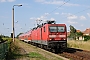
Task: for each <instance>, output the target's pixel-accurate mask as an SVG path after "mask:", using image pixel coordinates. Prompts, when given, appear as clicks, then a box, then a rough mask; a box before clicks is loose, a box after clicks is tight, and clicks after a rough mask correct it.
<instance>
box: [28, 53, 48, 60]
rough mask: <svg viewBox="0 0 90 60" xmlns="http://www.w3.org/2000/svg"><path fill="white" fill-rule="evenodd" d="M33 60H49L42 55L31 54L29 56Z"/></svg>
mask: <svg viewBox="0 0 90 60" xmlns="http://www.w3.org/2000/svg"><path fill="white" fill-rule="evenodd" d="M28 56H29V57H30V58H31V59H33V58H34V59H36V60H48V59H47V58H45V57H43V56H42V55H41V54H39V53H37V52H30V53H29V55H28Z"/></svg>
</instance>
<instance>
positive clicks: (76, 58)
mask: <svg viewBox="0 0 90 60" xmlns="http://www.w3.org/2000/svg"><path fill="white" fill-rule="evenodd" d="M58 55H60V56H63V57H66V58H69V59H71V60H90V51H85V50H80V49H74V48H68V49H67V50H66V51H65V52H63V53H59V54H58Z"/></svg>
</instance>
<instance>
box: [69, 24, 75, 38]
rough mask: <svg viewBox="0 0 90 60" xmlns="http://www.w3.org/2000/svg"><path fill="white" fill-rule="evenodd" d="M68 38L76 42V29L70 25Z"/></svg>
mask: <svg viewBox="0 0 90 60" xmlns="http://www.w3.org/2000/svg"><path fill="white" fill-rule="evenodd" d="M70 37H71V38H73V39H74V40H76V29H75V28H74V27H73V26H72V25H70Z"/></svg>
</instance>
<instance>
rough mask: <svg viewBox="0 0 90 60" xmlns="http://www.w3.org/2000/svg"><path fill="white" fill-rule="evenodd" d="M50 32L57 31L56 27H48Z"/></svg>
mask: <svg viewBox="0 0 90 60" xmlns="http://www.w3.org/2000/svg"><path fill="white" fill-rule="evenodd" d="M49 29H50V32H57V27H54V26H51V27H49Z"/></svg>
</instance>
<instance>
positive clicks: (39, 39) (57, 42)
mask: <svg viewBox="0 0 90 60" xmlns="http://www.w3.org/2000/svg"><path fill="white" fill-rule="evenodd" d="M31 37H32V38H31V42H32V43H35V44H36V45H37V46H38V45H39V46H40V47H41V48H46V49H51V50H55V51H60V50H64V49H66V48H67V29H66V25H65V24H56V23H55V21H47V23H43V24H42V25H38V26H37V27H35V28H34V29H33V30H32V33H31Z"/></svg>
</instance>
